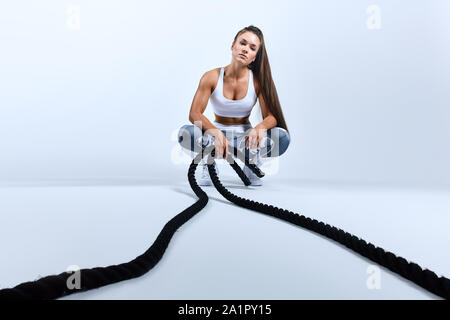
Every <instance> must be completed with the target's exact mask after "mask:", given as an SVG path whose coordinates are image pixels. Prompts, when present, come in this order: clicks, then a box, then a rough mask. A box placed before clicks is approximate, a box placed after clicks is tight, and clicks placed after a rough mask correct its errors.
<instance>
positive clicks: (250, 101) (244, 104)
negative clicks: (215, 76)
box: [209, 67, 258, 118]
mask: <svg viewBox="0 0 450 320" xmlns="http://www.w3.org/2000/svg"><path fill="white" fill-rule="evenodd" d="M224 71H225V69H224V68H223V67H222V68H221V69H220V75H219V80H218V81H217V85H216V88H215V89H214V91H213V93H212V94H211V96H210V98H209V100H210V102H211V105H212V108H213V110H214V113H215V114H217V115H218V116H222V117H230V118H243V117H247V116H248V115H250V113H251V112H252V109H253V106H254V105H255V104H256V100H257V98H258V97H257V95H256V92H255V88H254V86H253V72H252V70H250V69H249V71H250V75H249V82H248V87H247V95H246V96H245V97H244V98H243V99H241V100H230V99H227V98H225V96H224V95H223V74H224Z"/></svg>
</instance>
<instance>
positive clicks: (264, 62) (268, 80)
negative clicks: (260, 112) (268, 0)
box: [233, 25, 289, 132]
mask: <svg viewBox="0 0 450 320" xmlns="http://www.w3.org/2000/svg"><path fill="white" fill-rule="evenodd" d="M246 31H250V32H253V33H254V34H256V35H257V36H258V38H259V41H260V43H261V44H260V46H259V49H258V52H257V53H256V58H255V60H254V61H253V62H252V63H250V64H249V65H248V67H249V69H250V70H252V72H253V74H254V75H255V76H256V78H257V79H258V83H259V86H260V90H261V92H262V95H263V98H264V101H265V103H266V105H267V108H268V109H269V111H270V112H271V113H272V114H273V116H274V117H275V119H277V127H281V128H283V129H285V130H286V131H288V132H289V130H288V128H287V125H286V121H285V120H284V116H283V111H282V110H281V104H280V100H279V99H278V94H277V89H276V88H275V83H274V82H273V79H272V72H271V71H270V65H269V58H268V56H267V52H266V46H265V44H264V36H263V33H262V31H261V30H260V29H259V28H257V27H255V26H253V25H250V26H248V27H245V28H243V29H241V30H239V32H238V33H237V34H236V36H235V37H234V40H233V44H234V43H235V42H236V40H237V38H238V37H239V35H240V34H242V33H244V32H246Z"/></svg>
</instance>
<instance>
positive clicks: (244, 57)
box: [239, 53, 247, 59]
mask: <svg viewBox="0 0 450 320" xmlns="http://www.w3.org/2000/svg"><path fill="white" fill-rule="evenodd" d="M239 55H240V56H242V57H244V58H245V59H247V56H246V55H243V54H242V53H240V54H239Z"/></svg>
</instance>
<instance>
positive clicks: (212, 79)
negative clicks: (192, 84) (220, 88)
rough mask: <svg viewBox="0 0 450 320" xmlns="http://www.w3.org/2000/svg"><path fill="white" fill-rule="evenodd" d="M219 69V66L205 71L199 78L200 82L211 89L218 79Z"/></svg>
mask: <svg viewBox="0 0 450 320" xmlns="http://www.w3.org/2000/svg"><path fill="white" fill-rule="evenodd" d="M220 69H221V68H220V67H219V68H215V69H212V70H209V71H206V72H205V73H204V74H203V75H202V77H201V79H200V84H201V85H203V86H206V87H208V88H210V89H211V91H213V90H214V89H215V87H216V84H217V81H218V80H219V75H220Z"/></svg>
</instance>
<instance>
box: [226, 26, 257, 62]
mask: <svg viewBox="0 0 450 320" xmlns="http://www.w3.org/2000/svg"><path fill="white" fill-rule="evenodd" d="M259 46H260V41H259V38H258V36H257V35H256V34H254V33H253V32H250V31H246V32H244V33H242V34H240V35H239V36H238V37H237V39H236V41H235V42H234V43H233V45H232V46H231V54H232V56H233V59H234V60H236V61H238V62H240V63H242V64H244V65H249V64H250V63H252V62H253V61H254V60H255V58H256V54H257V53H258V49H259Z"/></svg>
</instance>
